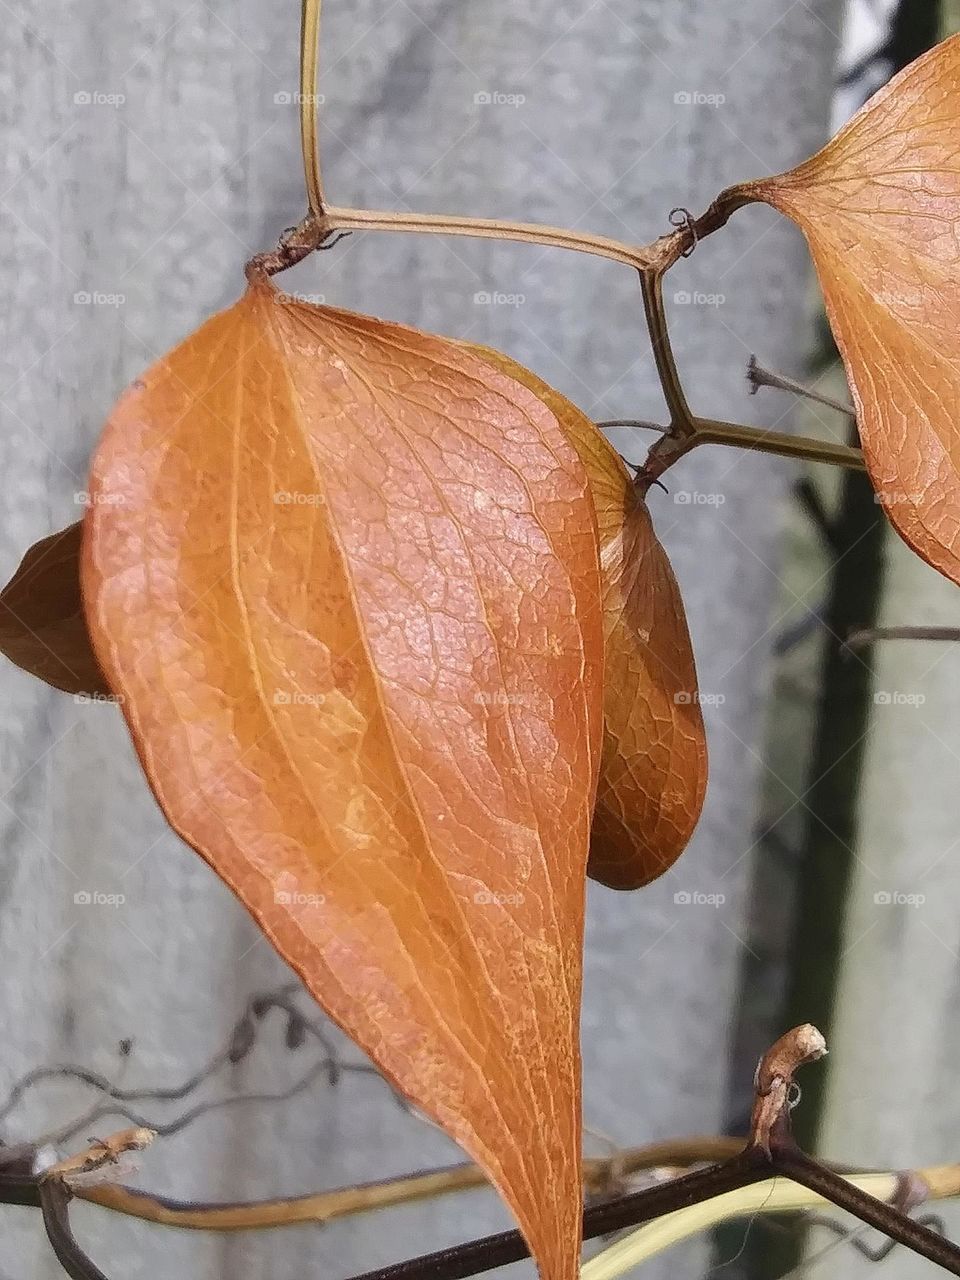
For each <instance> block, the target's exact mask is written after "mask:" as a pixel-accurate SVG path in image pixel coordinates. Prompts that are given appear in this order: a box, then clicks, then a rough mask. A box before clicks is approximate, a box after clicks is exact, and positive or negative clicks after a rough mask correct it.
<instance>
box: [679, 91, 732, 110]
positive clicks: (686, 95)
mask: <svg viewBox="0 0 960 1280" xmlns="http://www.w3.org/2000/svg"><path fill="white" fill-rule="evenodd" d="M726 100H727V95H726V94H725V93H702V92H701V91H700V90H699V89H680V90H679V91H678V92H677V93H675V94H674V95H673V103H674V106H677V107H722V106H723V104H724V103H725V102H726Z"/></svg>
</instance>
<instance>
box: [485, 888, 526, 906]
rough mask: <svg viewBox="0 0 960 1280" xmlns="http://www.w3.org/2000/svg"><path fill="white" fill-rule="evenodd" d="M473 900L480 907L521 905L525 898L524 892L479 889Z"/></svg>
mask: <svg viewBox="0 0 960 1280" xmlns="http://www.w3.org/2000/svg"><path fill="white" fill-rule="evenodd" d="M473 900H474V902H475V903H476V905H477V906H478V907H519V906H520V905H521V903H522V902H523V900H524V899H523V894H522V893H494V892H493V891H492V890H491V889H479V890H478V891H477V892H476V893H475V894H474V895H473Z"/></svg>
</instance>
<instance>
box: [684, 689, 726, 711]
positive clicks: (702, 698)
mask: <svg viewBox="0 0 960 1280" xmlns="http://www.w3.org/2000/svg"><path fill="white" fill-rule="evenodd" d="M726 700H727V695H726V694H725V693H704V692H703V691H702V690H700V689H681V690H680V692H679V693H675V694H674V695H673V701H674V703H675V705H676V706H678V707H722V706H723V704H724V703H725V702H726Z"/></svg>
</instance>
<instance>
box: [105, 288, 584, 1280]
mask: <svg viewBox="0 0 960 1280" xmlns="http://www.w3.org/2000/svg"><path fill="white" fill-rule="evenodd" d="M90 488H91V496H92V499H93V502H92V506H91V509H90V511H89V513H88V516H87V519H88V522H89V525H88V537H87V539H86V541H85V545H84V554H83V563H82V577H83V585H84V596H85V599H86V602H87V609H88V615H89V619H90V625H91V632H92V635H93V637H94V643H95V646H96V650H97V653H98V655H99V657H100V659H101V662H102V663H103V666H104V669H105V670H106V671H107V673H108V675H109V677H110V679H111V682H112V683H114V684H115V685H116V687H117V688H118V689H119V690H120V691H122V693H123V694H124V695H125V702H124V712H125V714H126V715H127V717H128V719H129V723H130V727H131V730H132V733H133V737H134V741H135V742H136V744H137V748H138V750H139V752H140V755H141V759H142V761H143V764H144V767H145V769H146V772H147V774H148V776H149V778H150V781H151V783H152V786H153V788H154V791H155V793H156V795H157V798H158V800H159V802H160V804H161V806H162V807H163V810H164V812H165V813H166V815H167V817H168V819H169V821H170V822H171V824H172V825H173V826H174V827H175V829H176V830H177V831H178V832H179V833H180V834H181V835H182V836H183V837H184V838H185V839H186V840H187V841H189V842H190V843H191V844H192V845H193V846H194V848H196V849H197V850H198V852H200V853H201V854H202V855H203V856H204V857H205V858H206V859H207V860H208V861H209V862H210V863H211V865H212V866H213V867H214V869H215V870H216V871H217V872H218V873H219V874H220V875H221V876H222V877H223V878H224V879H225V880H226V881H227V883H228V884H229V885H230V886H231V887H232V888H233V889H234V890H235V891H236V893H237V894H238V895H239V897H240V898H241V899H242V901H243V902H244V903H245V904H246V906H247V907H248V908H249V910H250V911H251V912H252V913H253V915H254V916H255V917H256V919H257V920H258V921H259V923H260V925H261V926H262V928H263V929H264V931H265V932H266V934H267V935H268V936H269V937H270V939H271V940H272V941H273V943H274V945H275V946H276V947H277V949H278V950H279V952H280V953H281V955H283V956H284V958H285V959H286V960H287V961H288V962H289V963H290V964H291V965H292V966H293V968H294V969H296V971H297V972H298V973H299V974H300V975H301V976H302V977H303V979H304V981H305V982H306V984H307V986H308V987H309V988H310V990H311V991H312V993H313V994H314V996H315V997H316V998H317V1000H318V1001H319V1002H320V1003H321V1004H322V1005H323V1007H324V1008H325V1009H326V1010H327V1012H328V1013H329V1014H330V1015H331V1016H332V1017H333V1018H334V1019H335V1020H336V1021H337V1022H338V1023H339V1024H340V1025H341V1026H342V1027H344V1028H345V1029H346V1030H347V1031H348V1032H349V1034H350V1035H351V1036H352V1037H353V1038H354V1039H355V1040H356V1041H357V1043H358V1044H360V1045H361V1046H362V1047H363V1049H364V1050H366V1052H367V1053H369V1054H370V1055H371V1057H372V1058H373V1059H374V1060H375V1061H376V1063H377V1064H378V1065H379V1067H380V1068H381V1069H382V1071H383V1072H384V1074H385V1075H386V1076H387V1077H388V1078H389V1079H390V1080H391V1081H393V1082H394V1083H395V1084H396V1085H397V1086H398V1087H399V1088H400V1089H401V1090H402V1091H403V1092H404V1093H405V1094H406V1095H407V1096H408V1097H409V1098H411V1099H413V1101H414V1102H416V1103H417V1105H418V1106H420V1107H421V1108H422V1109H423V1110H424V1111H425V1112H426V1113H427V1114H428V1115H430V1116H432V1117H433V1118H434V1119H435V1120H436V1121H437V1122H438V1123H439V1124H440V1125H442V1127H443V1128H444V1129H445V1130H446V1131H447V1132H448V1133H449V1134H450V1135H451V1136H453V1137H454V1138H455V1139H456V1140H457V1141H458V1142H460V1144H461V1145H462V1146H463V1147H464V1148H465V1149H466V1150H467V1151H468V1152H469V1153H470V1154H471V1155H472V1156H473V1157H474V1158H475V1159H476V1160H477V1161H478V1162H479V1163H480V1164H481V1165H482V1166H483V1167H484V1168H485V1169H486V1170H487V1172H488V1173H489V1175H490V1176H491V1178H492V1179H493V1181H494V1182H495V1183H496V1185H497V1186H498V1187H499V1188H500V1190H501V1191H502V1192H503V1194H504V1196H505V1197H506V1199H507V1200H508V1202H509V1203H510V1205H511V1206H512V1208H513V1210H514V1212H515V1213H516V1215H517V1218H518V1220H519V1222H520V1225H521V1227H522V1229H523V1231H524V1233H525V1235H526V1237H527V1239H528V1241H529V1243H530V1246H531V1249H532V1251H533V1253H534V1255H535V1256H536V1257H537V1259H538V1262H539V1265H540V1267H541V1270H542V1273H543V1274H544V1275H547V1276H550V1277H551V1280H572V1278H573V1277H574V1276H575V1275H576V1274H577V1267H578V1257H579V1235H580V1211H581V1191H580V1187H581V1182H580V1083H579V1080H580V1070H579V1046H578V1040H579V1004H580V982H581V949H582V928H583V898H584V872H585V864H586V858H587V846H588V836H589V823H590V813H591V809H592V805H593V799H594V794H595V787H596V775H597V766H598V759H599V745H600V726H601V696H602V688H601V686H602V633H601V619H600V600H599V571H598V563H597V535H596V525H595V519H594V515H593V508H592V503H591V501H590V497H589V491H588V488H587V481H586V477H585V475H584V472H583V467H582V465H581V464H580V462H579V459H578V457H577V454H576V452H575V451H574V450H573V449H572V448H571V447H570V445H569V443H568V442H567V441H566V440H565V439H564V436H563V434H562V433H561V431H560V430H559V428H558V426H557V423H556V421H555V419H554V418H553V416H552V415H551V414H550V413H549V412H548V411H547V410H546V409H545V408H544V406H543V405H542V404H541V403H540V402H539V401H538V400H537V398H536V397H535V396H533V395H531V394H530V392H528V391H527V390H525V389H524V388H522V387H520V386H519V385H517V384H516V383H515V382H513V381H511V380H510V379H509V378H507V377H505V376H504V375H503V374H500V373H497V372H495V371H493V370H491V369H490V368H489V367H488V366H487V365H485V364H484V363H483V362H482V361H480V360H478V359H477V358H476V357H473V356H471V355H469V354H468V353H465V352H463V351H462V350H461V349H459V348H458V347H456V346H455V345H454V344H453V343H450V342H447V341H445V340H443V339H439V338H435V337H430V336H428V335H426V334H422V333H419V332H417V331H415V330H411V329H406V328H402V327H400V326H398V325H392V324H386V323H383V322H381V321H377V320H373V319H369V318H367V317H364V316H358V315H352V314H350V313H348V312H342V311H333V310H329V309H326V308H314V307H310V306H307V305H304V304H301V303H292V302H285V301H284V297H283V295H280V294H278V293H277V291H276V290H275V289H274V287H273V285H272V284H270V283H269V282H268V281H266V280H265V279H258V280H256V281H255V282H254V283H253V284H252V285H251V287H250V289H249V290H248V292H247V294H246V295H245V296H244V298H243V299H241V301H240V302H238V303H237V304H236V305H235V306H233V307H231V308H230V309H229V310H228V311H225V312H223V313H221V314H220V315H217V316H215V317H213V318H212V319H211V320H210V321H208V322H207V323H206V324H205V325H203V326H202V328H201V329H199V330H198V331H197V332H196V333H195V334H194V335H193V336H192V337H190V338H188V339H187V341H186V342H184V343H183V344H182V345H181V346H180V347H178V348H177V349H176V350H175V351H173V352H172V353H170V354H169V355H168V356H167V357H165V358H164V359H163V360H161V361H160V362H159V363H158V364H156V365H155V366H154V367H153V368H152V369H151V370H149V371H148V372H147V373H146V374H145V375H144V378H143V379H142V381H141V382H140V383H138V384H137V385H136V386H135V388H133V389H131V390H130V391H128V393H127V394H126V396H125V397H124V398H123V399H122V400H121V401H120V403H119V405H118V406H117V408H116V409H115V411H114V413H113V416H112V417H111V419H110V422H109V424H108V426H107V428H106V431H105V434H104V437H103V439H102V441H101V443H100V446H99V448H98V451H97V454H96V457H95V460H94V464H93V475H92V479H91V484H90Z"/></svg>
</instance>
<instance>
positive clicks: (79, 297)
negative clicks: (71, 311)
mask: <svg viewBox="0 0 960 1280" xmlns="http://www.w3.org/2000/svg"><path fill="white" fill-rule="evenodd" d="M126 300H127V295H126V294H125V293H100V292H98V291H94V292H92V293H91V292H90V291H89V290H87V289H78V290H77V292H76V293H75V294H74V295H73V305H74V306H75V307H122V306H123V304H124V303H125V302H126Z"/></svg>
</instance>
